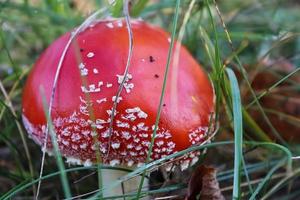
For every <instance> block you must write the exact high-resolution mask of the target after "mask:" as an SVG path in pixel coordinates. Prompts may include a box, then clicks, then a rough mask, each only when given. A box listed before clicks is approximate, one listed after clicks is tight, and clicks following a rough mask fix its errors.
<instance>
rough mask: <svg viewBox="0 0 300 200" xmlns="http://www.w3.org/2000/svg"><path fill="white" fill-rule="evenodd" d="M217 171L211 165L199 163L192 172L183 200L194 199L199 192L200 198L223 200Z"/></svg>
mask: <svg viewBox="0 0 300 200" xmlns="http://www.w3.org/2000/svg"><path fill="white" fill-rule="evenodd" d="M216 174H217V171H216V170H215V169H214V168H213V167H207V166H204V165H200V166H199V167H198V168H196V169H195V171H194V172H193V174H192V176H191V178H190V181H189V184H188V191H187V195H186V198H185V200H194V199H197V198H196V197H197V196H198V195H199V194H200V198H199V199H200V200H225V198H224V196H223V195H222V193H221V190H220V187H219V182H218V180H217V176H216Z"/></svg>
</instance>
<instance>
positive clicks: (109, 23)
mask: <svg viewBox="0 0 300 200" xmlns="http://www.w3.org/2000/svg"><path fill="white" fill-rule="evenodd" d="M106 26H107V27H108V28H114V25H113V23H111V22H108V23H106Z"/></svg>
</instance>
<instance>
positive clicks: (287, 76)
mask: <svg viewBox="0 0 300 200" xmlns="http://www.w3.org/2000/svg"><path fill="white" fill-rule="evenodd" d="M299 71H300V67H298V68H296V69H295V70H293V71H292V72H290V73H289V74H288V75H286V76H285V77H283V78H282V79H280V80H279V81H277V82H276V83H274V84H273V85H272V86H271V87H269V88H268V89H267V90H265V91H264V92H263V93H261V94H260V95H259V96H257V97H256V98H257V100H259V99H261V98H262V97H264V96H266V95H267V94H268V93H269V92H271V91H272V90H273V89H274V88H276V87H277V86H278V85H280V84H281V83H283V82H284V81H286V80H287V79H288V78H290V77H291V76H293V75H294V74H296V73H297V72H299ZM254 103H255V100H253V101H252V102H251V103H249V104H248V105H247V106H246V109H248V108H249V107H251V106H253V104H254Z"/></svg>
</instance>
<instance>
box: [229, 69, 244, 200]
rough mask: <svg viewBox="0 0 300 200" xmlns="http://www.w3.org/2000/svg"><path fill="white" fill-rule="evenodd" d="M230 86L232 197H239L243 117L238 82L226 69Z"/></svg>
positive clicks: (230, 71)
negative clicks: (232, 146) (232, 150)
mask: <svg viewBox="0 0 300 200" xmlns="http://www.w3.org/2000/svg"><path fill="white" fill-rule="evenodd" d="M226 72H227V75H228V78H229V81H230V86H231V97H232V107H233V126H234V179H233V191H232V196H233V199H240V194H241V190H240V184H241V167H242V160H243V117H242V105H241V96H240V89H239V84H238V81H237V79H236V76H235V74H234V72H233V71H232V70H231V69H230V68H227V69H226Z"/></svg>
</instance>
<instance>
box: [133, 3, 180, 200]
mask: <svg viewBox="0 0 300 200" xmlns="http://www.w3.org/2000/svg"><path fill="white" fill-rule="evenodd" d="M179 8H180V0H176V7H175V13H174V19H173V26H172V27H173V28H172V36H171V43H170V46H169V51H168V58H167V64H166V69H165V73H164V79H163V85H162V90H161V96H160V100H159V105H158V110H157V114H156V119H155V125H154V130H153V134H152V137H151V143H150V146H149V151H148V155H147V158H146V161H145V163H148V162H149V161H150V158H151V154H152V149H153V145H154V140H155V138H156V131H157V127H158V123H159V119H160V114H161V109H162V105H163V100H164V95H165V90H166V85H167V77H168V72H169V67H170V64H171V57H172V53H173V48H174V43H175V34H176V27H177V22H178V16H179ZM145 174H146V170H145V171H144V172H143V174H142V178H141V181H140V185H139V188H138V192H137V199H139V197H140V193H141V190H142V186H143V183H144V179H145Z"/></svg>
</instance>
